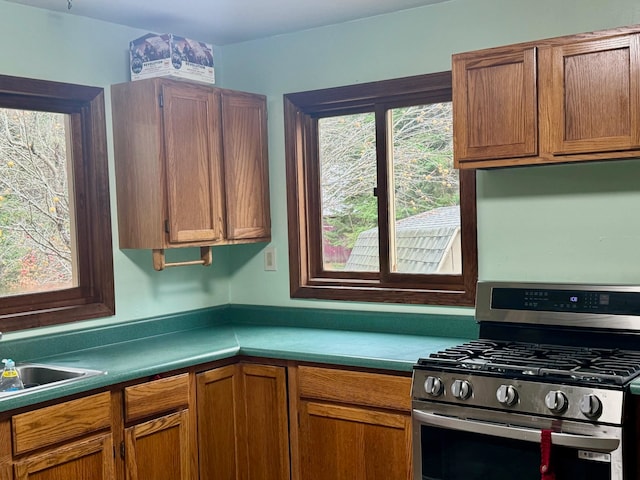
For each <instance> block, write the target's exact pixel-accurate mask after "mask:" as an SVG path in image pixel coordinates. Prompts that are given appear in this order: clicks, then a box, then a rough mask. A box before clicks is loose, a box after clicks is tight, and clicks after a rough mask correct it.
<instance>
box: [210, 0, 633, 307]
mask: <svg viewBox="0 0 640 480" xmlns="http://www.w3.org/2000/svg"><path fill="white" fill-rule="evenodd" d="M634 23H640V3H638V2H637V0H616V1H610V2H605V1H602V0H599V1H595V0H450V1H448V2H444V3H440V4H436V5H430V6H426V7H421V8H417V9H412V10H407V11H404V12H398V13H395V14H389V15H382V16H378V17H374V18H370V19H365V20H360V21H354V22H349V23H344V24H341V25H334V26H330V27H324V28H318V29H313V30H308V31H304V32H299V33H295V34H290V35H281V36H276V37H272V38H268V39H265V40H258V41H252V42H246V43H241V44H235V45H231V46H226V47H224V48H223V71H222V80H223V82H224V83H225V84H226V85H232V86H233V87H234V88H239V89H246V90H249V91H256V92H260V93H264V94H266V95H267V96H268V98H269V155H270V169H271V170H270V174H271V208H272V218H273V242H272V245H273V246H274V247H275V248H276V250H277V252H278V271H277V272H264V271H263V267H262V261H263V260H262V255H261V252H260V251H259V250H257V249H255V248H245V247H239V249H238V250H237V252H234V265H233V266H232V268H231V271H232V279H231V291H230V295H231V302H232V303H237V304H267V305H286V306H313V307H320V308H324V307H326V308H346V309H349V308H358V309H366V310H369V309H375V310H387V311H402V312H422V313H435V312H438V313H462V314H464V313H468V314H471V313H472V312H471V311H470V309H461V308H443V307H439V308H438V307H429V306H422V307H416V306H394V305H376V304H345V303H336V302H323V301H315V302H314V301H303V300H291V299H290V298H289V293H288V288H289V284H288V273H287V268H288V267H287V264H288V259H287V226H286V196H285V166H284V132H283V112H282V95H283V94H284V93H289V92H296V91H303V90H311V89H317V88H325V87H332V86H339V85H349V84H357V83H361V82H368V81H375V80H382V79H388V78H395V77H403V76H409V75H417V74H423V73H430V72H438V71H442V70H448V69H450V58H451V54H452V53H456V52H463V51H469V50H475V49H480V48H486V47H492V46H499V45H506V44H510V43H516V42H521V41H529V40H535V39H542V38H548V37H554V36H559V35H565V34H571V33H580V32H587V31H592V30H599V29H604V28H611V27H616V26H622V25H630V24H634ZM477 177H478V244H479V270H480V272H479V274H480V278H481V279H487V280H535V281H571V282H594V283H607V282H610V283H640V254H639V253H638V252H640V248H638V247H640V220H639V215H638V214H637V213H636V212H638V211H640V187H638V181H637V180H636V179H638V178H640V163H639V162H634V161H627V162H619V161H617V162H610V163H599V164H582V165H571V166H553V167H532V168H519V169H510V170H503V171H482V172H479V173H478V176H477Z"/></svg>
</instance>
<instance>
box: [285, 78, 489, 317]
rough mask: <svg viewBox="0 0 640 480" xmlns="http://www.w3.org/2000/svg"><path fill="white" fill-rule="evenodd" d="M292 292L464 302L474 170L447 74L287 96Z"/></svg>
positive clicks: (473, 248)
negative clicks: (461, 150)
mask: <svg viewBox="0 0 640 480" xmlns="http://www.w3.org/2000/svg"><path fill="white" fill-rule="evenodd" d="M284 103H285V144H286V158H287V192H288V193H287V195H288V198H287V202H288V222H289V264H290V287H291V296H292V297H297V298H317V299H332V300H355V301H374V302H399V303H423V304H434V305H469V306H472V305H474V303H475V288H476V281H477V242H476V203H475V172H474V171H472V170H471V171H468V170H465V171H461V172H458V171H457V170H455V169H454V168H453V146H452V145H453V131H452V117H451V115H452V108H451V73H450V72H443V73H437V74H430V75H421V76H416V77H409V78H403V79H397V80H387V81H381V82H374V83H368V84H361V85H352V86H347V87H338V88H330V89H324V90H316V91H311V92H301V93H292V94H287V95H285V98H284Z"/></svg>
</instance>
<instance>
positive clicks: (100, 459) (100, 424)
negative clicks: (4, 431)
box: [2, 392, 115, 480]
mask: <svg viewBox="0 0 640 480" xmlns="http://www.w3.org/2000/svg"><path fill="white" fill-rule="evenodd" d="M110 398H111V397H110V394H109V392H104V393H99V394H97V395H89V396H87V397H84V398H79V399H76V400H70V401H66V402H62V403H59V404H57V405H52V406H49V407H44V408H38V409H35V410H32V411H30V412H26V413H21V414H18V415H14V416H13V417H11V422H10V425H11V435H12V438H13V448H12V450H13V455H14V456H15V457H14V458H15V461H14V462H13V472H14V476H13V478H14V479H15V480H61V479H67V478H68V479H81V480H84V479H87V480H93V479H96V480H111V479H113V478H115V473H114V454H113V452H114V451H113V440H112V433H111V425H112V418H111V405H110ZM3 473H4V472H3ZM2 478H3V479H4V478H9V479H10V478H12V477H11V476H7V477H4V476H3V477H2Z"/></svg>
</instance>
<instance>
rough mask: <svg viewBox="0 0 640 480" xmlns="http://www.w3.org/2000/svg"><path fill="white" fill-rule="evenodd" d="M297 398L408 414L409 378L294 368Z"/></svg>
mask: <svg viewBox="0 0 640 480" xmlns="http://www.w3.org/2000/svg"><path fill="white" fill-rule="evenodd" d="M298 382H299V389H300V397H302V398H315V399H320V400H330V401H334V402H344V403H351V404H356V405H363V406H369V407H380V408H389V409H393V410H401V411H407V412H409V411H411V378H410V377H402V376H396V375H386V374H379V373H368V372H354V371H350V370H339V369H333V368H320V367H306V366H300V367H298Z"/></svg>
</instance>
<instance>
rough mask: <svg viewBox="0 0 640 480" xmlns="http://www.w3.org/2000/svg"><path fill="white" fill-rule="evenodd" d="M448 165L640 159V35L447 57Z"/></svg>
mask: <svg viewBox="0 0 640 480" xmlns="http://www.w3.org/2000/svg"><path fill="white" fill-rule="evenodd" d="M452 68H453V108H454V110H453V124H454V138H455V139H454V162H455V165H456V166H457V167H458V168H491V167H506V166H515V165H533V164H544V163H561V162H562V163H564V162H577V161H589V160H608V159H617V158H633V157H638V156H640V112H639V109H640V27H638V26H636V27H621V28H617V29H613V30H607V31H601V32H591V33H584V34H579V35H571V36H566V37H558V38H552V39H548V40H541V41H538V42H528V43H523V44H519V45H513V46H507V47H498V48H493V49H488V50H482V51H478V52H470V53H463V54H458V55H454V56H453V59H452Z"/></svg>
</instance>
